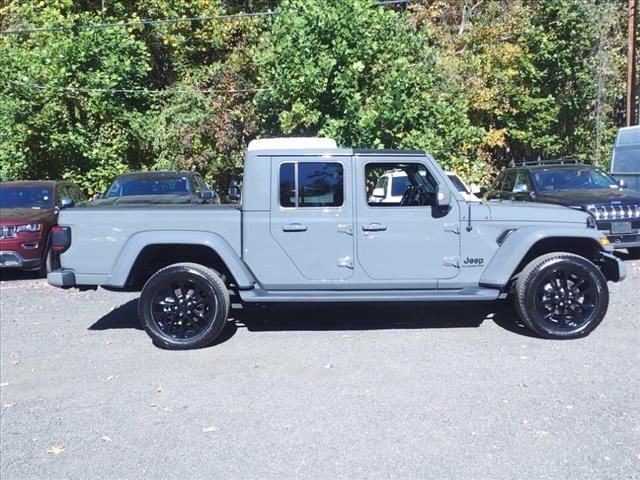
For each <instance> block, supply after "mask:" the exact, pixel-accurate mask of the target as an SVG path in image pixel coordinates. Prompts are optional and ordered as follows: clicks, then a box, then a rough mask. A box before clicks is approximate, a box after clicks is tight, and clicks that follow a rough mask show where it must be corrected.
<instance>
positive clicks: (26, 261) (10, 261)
mask: <svg viewBox="0 0 640 480" xmlns="http://www.w3.org/2000/svg"><path fill="white" fill-rule="evenodd" d="M41 262H42V260H41V259H40V258H24V257H23V256H22V255H20V254H19V253H18V252H14V251H13V250H0V268H20V269H22V270H36V269H38V268H40V264H41Z"/></svg>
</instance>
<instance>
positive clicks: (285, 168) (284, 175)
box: [280, 163, 296, 207]
mask: <svg viewBox="0 0 640 480" xmlns="http://www.w3.org/2000/svg"><path fill="white" fill-rule="evenodd" d="M280 205H282V206H283V207H295V206H296V164H295V163H283V164H282V165H280Z"/></svg>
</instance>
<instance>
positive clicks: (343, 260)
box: [338, 257, 353, 270]
mask: <svg viewBox="0 0 640 480" xmlns="http://www.w3.org/2000/svg"><path fill="white" fill-rule="evenodd" d="M338 266H339V267H342V268H348V269H349V270H353V259H352V258H351V257H340V258H339V259H338Z"/></svg>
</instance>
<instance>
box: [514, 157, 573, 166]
mask: <svg viewBox="0 0 640 480" xmlns="http://www.w3.org/2000/svg"><path fill="white" fill-rule="evenodd" d="M579 163H582V162H580V161H579V160H575V159H565V158H560V159H558V160H529V161H526V162H518V163H514V164H513V166H514V167H527V166H531V165H575V164H579Z"/></svg>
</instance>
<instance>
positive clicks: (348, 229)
mask: <svg viewBox="0 0 640 480" xmlns="http://www.w3.org/2000/svg"><path fill="white" fill-rule="evenodd" d="M338 232H340V233H346V234H347V235H352V236H353V225H351V224H350V223H340V224H338Z"/></svg>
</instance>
